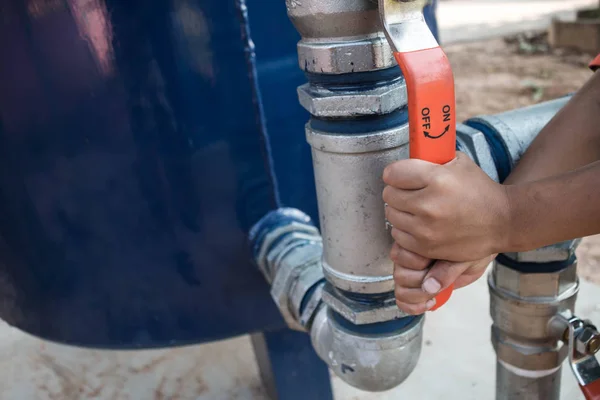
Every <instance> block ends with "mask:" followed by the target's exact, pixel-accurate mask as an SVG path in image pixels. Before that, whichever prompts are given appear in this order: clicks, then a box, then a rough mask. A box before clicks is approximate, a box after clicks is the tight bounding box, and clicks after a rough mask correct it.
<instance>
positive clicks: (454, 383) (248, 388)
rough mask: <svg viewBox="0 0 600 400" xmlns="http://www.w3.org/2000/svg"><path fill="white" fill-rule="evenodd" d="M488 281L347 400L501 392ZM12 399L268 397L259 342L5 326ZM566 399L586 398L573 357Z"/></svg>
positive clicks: (1, 393) (434, 317)
mask: <svg viewBox="0 0 600 400" xmlns="http://www.w3.org/2000/svg"><path fill="white" fill-rule="evenodd" d="M488 306H489V301H488V292H487V285H486V282H485V280H483V279H482V280H480V281H478V282H477V283H476V284H474V285H472V286H470V287H468V288H465V289H463V290H460V291H457V292H456V293H455V294H454V296H453V298H452V300H451V302H449V303H448V304H447V305H446V306H444V308H443V309H441V310H440V311H438V312H435V313H431V314H429V315H428V320H427V322H426V328H425V342H424V348H423V353H422V356H421V359H420V363H419V365H418V366H417V368H416V370H415V371H414V373H413V374H412V375H411V376H410V377H409V379H408V380H407V381H406V382H405V383H404V384H403V385H401V386H400V387H398V388H396V389H394V390H391V391H389V392H386V393H379V394H372V393H364V392H360V391H358V390H355V389H353V388H351V387H349V386H348V385H346V384H345V383H344V382H342V381H341V380H339V379H337V378H335V377H334V378H333V386H334V391H335V398H336V399H338V400H371V399H372V400H375V399H377V400H392V399H411V400H412V399H425V400H435V399H459V398H460V399H462V400H470V399H473V400H488V399H489V400H492V399H493V398H494V382H495V380H494V379H495V375H494V374H495V372H494V368H495V357H494V353H493V350H492V347H491V345H490V341H489V327H490V324H491V320H490V317H489V315H488V314H489V311H488ZM578 313H579V315H580V316H581V317H584V318H590V319H592V320H594V321H600V290H599V288H598V286H596V285H593V284H590V283H587V282H583V283H582V286H581V293H580V296H579V304H578ZM0 371H1V374H0V399H2V400H30V399H31V400H33V399H35V400H74V399H97V400H141V399H144V400H145V399H155V400H166V399H169V400H174V399H179V400H188V399H189V400H191V399H196V400H209V399H210V400H233V399H239V400H267V397H266V395H265V392H264V390H263V388H262V385H261V382H260V378H259V376H258V370H257V366H256V362H255V360H254V356H253V353H252V348H251V345H250V340H249V338H248V337H240V338H236V339H232V340H227V341H222V342H216V343H211V344H207V345H202V346H195V347H189V348H179V349H172V350H159V351H142V352H135V353H132V352H108V351H91V350H84V349H77V348H71V347H65V346H61V345H56V344H52V343H45V342H42V341H40V340H38V339H35V338H32V337H30V336H28V335H25V334H22V333H20V332H18V331H16V330H14V329H12V328H9V327H7V326H3V327H1V328H0ZM562 393H563V394H562V398H563V399H569V400H579V399H583V397H582V396H581V394H580V393H579V390H578V388H577V386H576V384H575V380H574V378H573V375H572V373H571V371H570V370H569V369H568V367H567V365H566V364H565V368H564V371H563V387H562Z"/></svg>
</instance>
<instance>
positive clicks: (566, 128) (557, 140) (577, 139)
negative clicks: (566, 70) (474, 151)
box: [504, 72, 600, 184]
mask: <svg viewBox="0 0 600 400" xmlns="http://www.w3.org/2000/svg"><path fill="white" fill-rule="evenodd" d="M597 160H600V72H599V73H595V74H594V75H593V76H592V77H591V78H590V80H588V82H587V83H586V84H585V85H584V86H583V87H582V88H581V89H580V90H579V91H578V92H577V93H576V94H575V95H574V96H573V98H572V99H571V100H570V101H569V102H568V103H567V105H565V107H563V109H562V110H561V111H560V112H559V113H558V114H557V115H556V116H555V117H554V118H553V119H552V120H551V121H550V122H549V123H548V125H546V127H544V129H542V131H541V132H540V134H539V135H538V136H537V138H536V139H535V140H534V141H533V143H532V144H531V146H530V147H529V149H528V150H527V151H526V152H525V154H524V155H523V157H522V158H521V160H520V161H519V163H518V165H517V166H516V167H515V169H514V171H513V172H512V173H511V174H510V176H509V177H508V178H507V179H506V181H505V182H504V183H505V184H519V183H524V182H532V181H536V180H539V179H543V178H546V177H549V176H554V175H558V174H562V173H565V172H568V171H572V170H574V169H577V168H580V167H582V166H584V165H587V164H590V163H593V162H595V161H597Z"/></svg>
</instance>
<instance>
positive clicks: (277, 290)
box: [250, 208, 424, 392]
mask: <svg viewBox="0 0 600 400" xmlns="http://www.w3.org/2000/svg"><path fill="white" fill-rule="evenodd" d="M250 241H251V243H252V245H253V246H252V247H253V252H254V256H255V261H256V263H257V265H258V267H259V269H260V270H261V271H262V273H263V275H264V276H265V278H266V279H267V281H268V282H269V283H270V284H271V296H272V297H273V300H274V301H275V304H277V306H278V308H279V310H280V312H281V314H282V316H283V317H284V319H285V321H286V323H287V324H288V326H289V327H290V328H291V329H295V330H299V331H307V332H309V334H310V336H311V341H312V344H313V347H314V349H315V351H316V352H317V354H318V355H319V357H320V358H321V359H322V360H323V361H324V362H325V363H326V364H327V365H328V366H329V367H330V368H331V369H332V370H333V371H334V373H335V374H336V375H338V376H339V377H340V378H341V379H342V380H344V381H345V382H347V383H348V384H349V385H351V386H354V387H356V388H358V389H361V390H364V391H370V392H381V391H385V390H389V389H392V388H394V387H396V386H398V385H400V384H401V383H402V382H403V381H404V380H405V379H406V378H407V377H408V376H409V375H410V374H411V373H412V371H413V370H414V368H415V367H416V365H417V362H418V360H419V356H420V354H421V346H422V342H423V322H424V317H423V316H418V317H412V316H409V317H403V318H395V317H394V316H389V318H387V317H386V319H385V320H384V321H383V322H375V323H368V322H367V320H368V318H367V317H368V316H364V315H362V314H361V315H360V318H358V319H360V322H361V323H357V324H355V323H353V322H351V321H349V320H348V319H347V318H345V317H343V316H342V315H341V314H340V313H339V312H338V311H336V310H334V309H333V308H332V307H330V306H329V305H328V304H327V303H326V302H325V301H324V300H323V297H324V296H323V293H324V292H325V291H324V290H323V286H324V285H325V278H324V276H323V272H322V262H321V258H322V255H323V247H322V244H321V237H320V235H319V233H318V230H317V229H316V227H315V226H314V225H312V222H311V221H310V218H309V217H308V216H307V215H306V214H304V213H303V212H301V211H299V210H296V209H289V208H284V209H279V210H275V211H273V212H271V213H269V214H268V215H266V216H265V217H264V218H263V219H262V220H261V221H259V223H258V224H257V225H256V226H255V227H254V228H253V229H252V231H251V232H250ZM369 307H370V306H369V305H367V308H368V310H367V311H368V312H367V314H369V312H370V313H371V314H372V313H373V312H376V311H375V309H371V308H369ZM394 307H395V304H394ZM369 310H370V311H369ZM354 311H356V310H354ZM379 312H381V310H380V311H379ZM369 315H370V314H369ZM385 315H387V314H385ZM375 320H377V319H375Z"/></svg>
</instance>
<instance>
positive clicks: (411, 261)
mask: <svg viewBox="0 0 600 400" xmlns="http://www.w3.org/2000/svg"><path fill="white" fill-rule="evenodd" d="M390 258H391V259H392V260H393V261H394V283H395V290H394V292H395V296H396V304H397V305H398V308H400V309H401V310H402V311H404V312H406V313H407V314H411V315H419V314H423V313H425V312H426V311H427V310H429V309H431V308H432V307H433V306H435V296H436V295H437V294H438V293H439V292H441V291H442V290H444V289H446V288H447V287H449V286H450V285H452V284H454V288H455V289H459V288H461V287H464V286H467V285H470V284H471V283H473V282H475V281H476V280H477V279H479V278H480V277H481V276H482V275H483V273H484V272H485V270H486V268H487V266H488V265H489V264H490V263H491V262H492V261H493V260H494V258H496V254H493V255H489V256H486V257H484V258H482V259H480V260H475V261H467V262H452V261H435V262H434V261H432V260H431V259H429V258H426V257H423V256H420V255H418V254H415V253H413V252H410V251H408V250H406V249H403V248H401V247H400V246H399V245H398V244H394V246H393V247H392V250H391V252H390ZM432 262H433V263H434V264H433V266H432V267H431V268H428V267H429V266H430V265H431V264H432Z"/></svg>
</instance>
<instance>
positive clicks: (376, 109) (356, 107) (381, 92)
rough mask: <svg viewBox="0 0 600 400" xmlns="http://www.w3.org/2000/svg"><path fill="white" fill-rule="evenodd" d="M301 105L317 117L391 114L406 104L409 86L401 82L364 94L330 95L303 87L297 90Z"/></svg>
mask: <svg viewBox="0 0 600 400" xmlns="http://www.w3.org/2000/svg"><path fill="white" fill-rule="evenodd" d="M298 98H299V100H300V104H301V105H302V106H303V107H304V108H305V109H306V111H308V112H309V113H311V114H312V115H313V116H315V117H320V118H334V117H335V118H352V117H360V116H365V115H383V114H389V113H391V112H393V111H395V110H398V109H400V108H402V107H405V106H406V104H407V97H406V82H405V81H404V80H403V79H400V80H398V82H395V83H394V84H391V85H384V86H381V87H378V88H375V89H371V90H364V91H356V90H354V91H352V90H346V91H331V90H328V89H326V88H324V87H318V86H313V85H310V84H304V85H302V86H300V87H299V88H298Z"/></svg>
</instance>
